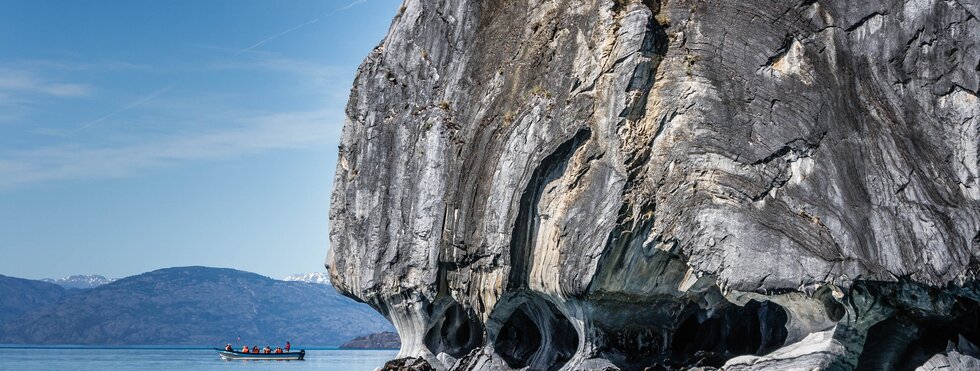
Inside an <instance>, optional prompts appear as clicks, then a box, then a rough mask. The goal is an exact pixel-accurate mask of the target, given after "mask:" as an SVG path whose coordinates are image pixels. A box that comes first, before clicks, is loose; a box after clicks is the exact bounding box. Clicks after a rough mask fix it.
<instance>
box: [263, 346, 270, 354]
mask: <svg viewBox="0 0 980 371" xmlns="http://www.w3.org/2000/svg"><path fill="white" fill-rule="evenodd" d="M262 353H265V354H269V353H272V348H269V347H268V346H267V347H265V348H262Z"/></svg>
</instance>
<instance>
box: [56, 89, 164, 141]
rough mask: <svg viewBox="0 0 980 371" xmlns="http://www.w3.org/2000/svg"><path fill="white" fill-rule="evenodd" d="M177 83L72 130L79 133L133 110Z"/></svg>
mask: <svg viewBox="0 0 980 371" xmlns="http://www.w3.org/2000/svg"><path fill="white" fill-rule="evenodd" d="M176 85H177V82H176V81H175V82H172V83H170V84H167V86H164V87H162V88H160V89H157V90H155V91H153V92H152V93H150V94H147V95H145V96H143V97H142V98H140V99H137V100H135V101H132V102H130V103H129V104H127V105H125V106H122V107H120V108H119V109H117V110H115V111H112V112H110V113H109V114H107V115H105V116H102V117H99V118H97V119H95V120H92V121H89V122H88V123H85V124H84V125H82V126H79V127H78V128H77V129H75V131H74V132H72V133H73V134H74V133H77V132H79V131H82V130H85V129H88V128H90V127H92V126H95V125H98V124H100V123H102V122H103V121H105V120H108V119H110V118H112V117H113V116H115V115H118V114H120V113H123V112H126V111H129V110H131V109H133V108H136V107H138V106H139V105H142V104H144V103H146V102H149V101H151V100H153V99H156V97H159V96H160V95H162V94H163V93H166V92H167V91H168V90H170V89H173V87H174V86H176Z"/></svg>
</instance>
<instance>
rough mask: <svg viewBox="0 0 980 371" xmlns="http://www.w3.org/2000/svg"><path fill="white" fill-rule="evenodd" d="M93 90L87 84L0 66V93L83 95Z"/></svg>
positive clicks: (57, 95) (55, 95)
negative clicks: (53, 78)
mask: <svg viewBox="0 0 980 371" xmlns="http://www.w3.org/2000/svg"><path fill="white" fill-rule="evenodd" d="M94 91H95V89H94V88H93V87H92V86H90V85H87V84H80V83H69V82H62V81H54V80H52V79H48V78H42V77H40V76H38V75H37V74H35V73H33V72H30V71H24V70H13V69H6V68H0V93H8V94H25V93H27V94H40V95H47V96H54V97H85V96H89V95H91V94H92V93H93V92H94Z"/></svg>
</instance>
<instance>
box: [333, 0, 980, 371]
mask: <svg viewBox="0 0 980 371" xmlns="http://www.w3.org/2000/svg"><path fill="white" fill-rule="evenodd" d="M977 14H980V5H978V4H977V3H976V2H975V1H973V2H968V1H928V0H923V1H908V2H897V1H888V2H880V3H879V2H866V3H856V2H845V1H780V2H769V1H764V2H763V1H712V0H705V1H664V2H657V1H655V0H643V1H639V0H580V1H571V0H569V1H538V0H507V1H474V0H454V1H449V0H426V1H421V0H407V1H406V2H405V5H404V7H403V9H402V11H401V12H400V13H399V15H398V16H397V17H396V19H395V20H394V23H393V24H392V27H391V30H390V32H389V34H388V36H387V38H386V39H385V40H384V41H383V42H382V43H381V44H380V45H379V46H378V47H377V48H376V49H375V51H374V52H373V53H372V54H371V55H370V56H368V58H367V60H366V61H365V62H364V64H363V65H362V67H361V69H360V72H359V75H358V78H357V80H356V82H355V84H354V88H353V91H352V93H351V97H350V102H349V105H348V111H347V113H348V121H347V123H346V125H345V127H344V132H343V140H342V145H341V149H340V159H339V163H338V166H337V174H336V180H335V191H334V195H333V201H332V210H331V243H332V248H331V252H330V256H329V257H328V264H329V267H330V273H331V278H332V281H333V283H334V285H335V286H336V287H337V289H338V290H340V291H342V292H345V293H347V294H348V295H351V296H353V297H356V298H359V299H361V300H363V301H365V302H368V303H370V304H371V305H372V306H374V307H375V308H376V309H378V310H379V311H380V312H381V313H383V314H384V315H385V316H387V317H388V318H389V319H390V320H391V321H392V322H393V323H394V325H395V327H396V328H397V329H398V332H399V335H400V337H401V339H402V348H401V352H400V354H399V356H400V357H411V358H422V359H424V361H425V362H426V363H427V364H428V365H430V366H431V367H434V368H436V369H460V370H463V369H465V370H478V369H479V370H490V369H494V370H496V369H521V368H527V369H533V370H554V369H566V370H572V369H603V368H607V369H643V368H645V367H650V366H654V367H657V366H659V367H664V368H677V367H691V366H703V367H720V366H723V365H724V367H725V368H728V369H787V368H806V369H811V368H825V369H853V368H858V369H861V368H874V367H879V366H880V365H890V366H891V367H896V368H910V369H912V368H915V367H919V366H923V367H927V366H929V365H932V366H935V365H942V364H954V363H955V364H964V365H968V364H971V363H969V362H972V361H970V360H969V359H970V357H971V356H970V355H969V354H967V353H969V352H962V351H960V350H961V349H959V348H949V347H948V344H949V342H950V341H955V340H956V339H958V337H959V336H960V335H962V336H963V337H964V338H965V339H969V340H967V341H973V342H974V343H975V342H976V341H977V338H976V337H977V335H980V328H978V324H977V316H978V313H980V310H978V304H977V300H978V298H980V293H978V285H977V283H976V282H977V280H976V273H977V272H978V270H980V263H978V259H977V257H978V255H980V180H978V175H980V160H978V159H980V153H978V146H980V98H978V94H977V92H978V79H980V76H978V70H980V21H978V20H977V17H976V15H977ZM937 357H938V358H937ZM943 357H945V358H943ZM413 362H414V361H413ZM928 362H932V363H929V364H927V363H928ZM943 362H946V363H943Z"/></svg>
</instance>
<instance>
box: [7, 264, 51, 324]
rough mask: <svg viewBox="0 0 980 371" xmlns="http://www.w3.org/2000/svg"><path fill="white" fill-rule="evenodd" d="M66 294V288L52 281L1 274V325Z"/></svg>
mask: <svg viewBox="0 0 980 371" xmlns="http://www.w3.org/2000/svg"><path fill="white" fill-rule="evenodd" d="M66 295H67V294H66V292H65V289H64V288H62V287H61V286H58V285H55V284H52V283H48V282H41V281H34V280H25V279H23V278H14V277H7V276H4V275H0V326H3V324H4V323H5V322H6V321H8V320H11V319H13V318H16V317H19V316H21V315H24V314H25V313H27V312H28V311H30V310H32V309H37V308H40V307H42V306H45V305H48V304H53V303H57V302H58V301H60V300H61V299H63V298H64V297H65V296H66Z"/></svg>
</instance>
